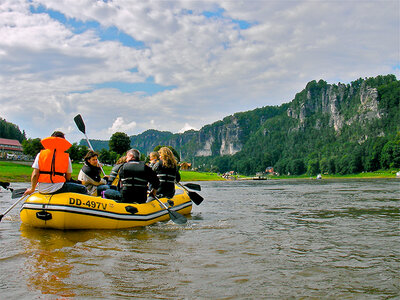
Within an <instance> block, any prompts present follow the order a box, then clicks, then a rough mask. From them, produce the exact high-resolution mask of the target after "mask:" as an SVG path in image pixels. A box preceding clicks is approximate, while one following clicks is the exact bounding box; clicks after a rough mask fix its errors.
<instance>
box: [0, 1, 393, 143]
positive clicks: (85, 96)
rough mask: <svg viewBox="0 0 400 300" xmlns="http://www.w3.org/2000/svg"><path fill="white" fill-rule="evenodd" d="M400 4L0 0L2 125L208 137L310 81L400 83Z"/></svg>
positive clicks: (72, 134)
mask: <svg viewBox="0 0 400 300" xmlns="http://www.w3.org/2000/svg"><path fill="white" fill-rule="evenodd" d="M399 15H400V1H399V0H396V1H390V0H374V1H368V0H364V1H362V0H279V1H274V0H264V1H262V0H246V1H239V0H230V1H223V0H220V1H212V0H209V1H195V0H192V1H189V0H181V1H168V0H150V1H149V0H135V1H132V0H114V1H113V0H108V1H106V0H103V1H101V0H79V1H78V0H43V1H41V0H30V1H24V0H0V117H1V118H3V119H5V120H7V121H8V122H12V123H14V124H16V125H18V127H19V128H20V129H21V131H22V130H24V131H25V133H26V136H27V138H38V137H39V138H44V137H47V136H49V135H50V134H51V133H52V132H53V131H54V130H61V131H63V132H64V133H65V134H66V138H67V139H68V140H69V141H70V142H79V141H80V140H81V139H82V138H84V136H83V134H82V133H81V132H80V131H79V130H78V129H77V128H76V125H75V123H74V121H73V119H74V117H75V116H76V115H77V114H81V115H82V117H83V120H84V122H85V125H86V133H87V136H88V137H89V138H90V139H101V140H108V139H109V138H110V137H111V135H112V134H113V133H115V132H124V133H126V134H128V135H129V136H130V135H136V134H140V133H142V132H144V131H146V130H148V129H156V130H161V131H170V132H173V133H177V132H184V131H185V130H189V129H195V130H199V129H200V128H201V127H203V126H205V125H207V124H212V123H213V122H216V121H218V120H222V119H223V118H224V117H226V116H229V115H232V114H234V113H236V112H241V111H248V110H253V109H255V108H259V107H263V106H271V105H281V104H282V103H288V102H290V101H291V100H292V99H293V98H294V97H295V95H296V93H297V92H300V91H301V90H302V89H304V87H305V86H306V84H307V83H308V82H309V81H312V80H317V81H318V80H320V79H323V80H325V81H327V82H328V83H333V84H336V83H338V82H341V83H350V82H351V81H354V80H356V79H358V78H360V77H361V78H365V77H374V76H377V75H386V74H394V75H396V77H397V78H398V79H399V78H400V57H399V55H400V42H399V39H400V16H399Z"/></svg>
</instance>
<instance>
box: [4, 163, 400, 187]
mask: <svg viewBox="0 0 400 300" xmlns="http://www.w3.org/2000/svg"><path fill="white" fill-rule="evenodd" d="M31 165H32V162H19V161H18V162H17V161H0V181H7V182H29V181H30V180H31V179H30V178H31V174H32V168H31ZM72 168H73V173H72V177H73V178H74V179H77V178H78V173H79V170H80V169H81V168H82V165H81V164H72ZM103 169H104V172H105V173H106V174H110V171H111V167H109V166H104V168H103ZM397 171H398V170H381V171H376V172H366V173H359V174H348V175H339V174H338V175H322V178H323V179H335V178H360V179H361V178H396V172H397ZM180 173H181V179H182V181H212V180H214V181H215V180H225V179H223V178H221V177H220V176H218V174H216V173H203V172H193V171H181V172H180ZM239 179H242V180H246V179H247V180H251V179H252V177H246V176H239ZM268 179H315V176H313V177H310V176H309V175H300V176H292V175H291V176H268Z"/></svg>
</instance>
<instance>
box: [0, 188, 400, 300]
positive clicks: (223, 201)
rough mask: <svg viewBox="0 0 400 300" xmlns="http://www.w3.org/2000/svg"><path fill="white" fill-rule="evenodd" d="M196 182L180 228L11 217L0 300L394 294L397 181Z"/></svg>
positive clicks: (3, 231)
mask: <svg viewBox="0 0 400 300" xmlns="http://www.w3.org/2000/svg"><path fill="white" fill-rule="evenodd" d="M201 184H202V187H203V189H202V192H201V194H202V196H203V197H204V198H205V201H204V202H203V203H202V204H201V205H200V206H195V207H194V212H193V215H192V217H191V218H189V222H188V223H187V224H186V225H184V226H180V225H176V224H174V223H172V222H167V223H165V222H164V223H158V224H154V225H152V226H148V227H146V228H136V229H129V230H109V231H107V230H97V231H95V230H93V231H91V230H85V231H59V230H41V229H34V228H30V227H25V226H20V222H19V219H18V211H13V212H12V213H11V214H10V215H9V216H7V218H6V219H3V221H2V223H1V226H0V240H1V247H0V268H1V270H2V272H0V288H1V290H2V296H3V298H18V299H20V298H24V299H31V298H39V299H42V298H45V299H47V298H50V299H54V298H77V299H103V298H104V299H117V298H118V299H126V298H130V297H131V298H140V299H249V298H251V299H265V298H274V299H275V298H284V299H292V298H295V297H304V298H315V299H321V298H332V299H337V298H350V299H351V298H376V299H385V298H391V297H393V298H395V297H398V295H399V290H400V288H399V281H398V278H399V276H398V275H399V271H398V270H399V268H400V259H399V257H400V244H399V243H400V242H399V241H400V240H399V217H400V211H399V205H398V204H399V203H400V199H399V193H398V191H399V182H398V181H387V180H385V181H383V180H382V181H380V180H375V181H352V180H343V181H339V180H338V181H318V182H317V181H313V182H310V181H305V180H303V181H275V182H274V181H269V182H267V181H265V182H222V183H216V182H207V183H201ZM0 197H1V195H0ZM2 200H5V199H4V198H3V199H2ZM10 204H11V202H10V203H7V202H2V203H0V207H1V206H3V208H5V207H8V206H9V205H10ZM16 271H17V272H16ZM18 271H21V272H18ZM24 280H25V281H24ZM25 282H26V284H25ZM299 295H301V296H299Z"/></svg>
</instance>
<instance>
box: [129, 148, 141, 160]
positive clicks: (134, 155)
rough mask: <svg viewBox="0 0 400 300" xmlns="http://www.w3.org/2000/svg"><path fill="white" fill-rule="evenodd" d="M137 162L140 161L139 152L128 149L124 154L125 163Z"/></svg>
mask: <svg viewBox="0 0 400 300" xmlns="http://www.w3.org/2000/svg"><path fill="white" fill-rule="evenodd" d="M131 160H135V161H139V160H140V152H139V150H137V149H130V150H128V152H126V161H131Z"/></svg>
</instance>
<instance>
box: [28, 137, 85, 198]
mask: <svg viewBox="0 0 400 300" xmlns="http://www.w3.org/2000/svg"><path fill="white" fill-rule="evenodd" d="M41 143H42V145H43V147H44V150H41V151H40V152H39V153H38V155H36V158H35V161H34V162H33V164H32V168H33V171H32V176H31V187H30V188H28V189H27V190H26V191H25V193H24V195H30V194H32V193H33V192H34V191H35V189H36V187H37V188H38V191H39V193H42V194H55V193H67V192H71V193H80V194H87V190H86V188H85V187H84V186H83V185H81V184H77V183H72V182H69V181H70V180H71V174H72V164H71V159H70V158H69V154H68V153H65V151H66V150H68V149H69V148H70V147H71V143H70V142H68V141H67V140H66V139H65V137H64V133H62V132H61V131H54V132H53V134H52V135H51V137H48V138H45V139H43V140H41Z"/></svg>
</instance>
